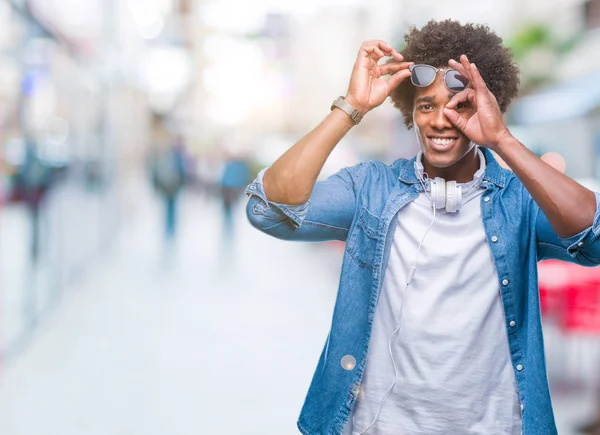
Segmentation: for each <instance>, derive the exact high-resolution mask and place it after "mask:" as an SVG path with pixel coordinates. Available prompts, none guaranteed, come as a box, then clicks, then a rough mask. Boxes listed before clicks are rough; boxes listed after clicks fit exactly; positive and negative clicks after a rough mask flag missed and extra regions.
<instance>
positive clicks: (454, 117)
mask: <svg viewBox="0 0 600 435" xmlns="http://www.w3.org/2000/svg"><path fill="white" fill-rule="evenodd" d="M444 115H446V117H447V118H448V119H449V120H450V122H451V123H452V124H454V125H455V126H456V128H458V129H459V130H460V131H461V132H462V133H465V134H466V132H465V129H466V128H467V119H466V118H464V117H462V116H460V115H459V113H458V112H457V111H456V110H452V109H447V108H444Z"/></svg>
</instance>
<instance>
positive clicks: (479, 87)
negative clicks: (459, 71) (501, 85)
mask: <svg viewBox="0 0 600 435" xmlns="http://www.w3.org/2000/svg"><path fill="white" fill-rule="evenodd" d="M471 75H472V79H471V80H473V86H474V87H475V90H476V91H477V92H482V93H483V92H488V91H489V90H488V87H487V85H486V84H485V81H484V80H483V77H481V74H479V70H478V69H477V65H475V64H474V63H472V64H471Z"/></svg>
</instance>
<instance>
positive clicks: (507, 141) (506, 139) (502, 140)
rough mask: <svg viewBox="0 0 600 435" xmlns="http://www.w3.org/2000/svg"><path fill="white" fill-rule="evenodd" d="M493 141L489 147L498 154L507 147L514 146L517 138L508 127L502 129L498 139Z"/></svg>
mask: <svg viewBox="0 0 600 435" xmlns="http://www.w3.org/2000/svg"><path fill="white" fill-rule="evenodd" d="M494 142H495V143H494V144H492V145H491V146H490V147H489V148H491V149H492V150H493V151H495V152H497V153H498V154H500V155H501V154H502V153H503V152H505V151H506V150H507V149H509V148H511V147H514V145H515V143H518V141H517V139H515V137H514V136H513V135H512V133H511V132H510V130H508V129H506V130H504V131H503V132H502V133H501V134H500V135H498V139H497V140H496V141H494Z"/></svg>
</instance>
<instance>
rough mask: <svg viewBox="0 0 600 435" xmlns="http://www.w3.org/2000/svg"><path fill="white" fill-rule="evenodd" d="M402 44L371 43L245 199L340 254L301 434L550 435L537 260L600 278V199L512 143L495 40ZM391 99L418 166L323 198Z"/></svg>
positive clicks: (510, 95) (415, 37)
mask: <svg viewBox="0 0 600 435" xmlns="http://www.w3.org/2000/svg"><path fill="white" fill-rule="evenodd" d="M405 40H406V45H405V48H404V53H403V55H401V54H400V53H398V51H396V50H395V49H394V48H393V47H392V46H390V45H389V44H387V43H386V42H384V41H378V40H373V41H367V42H365V43H363V45H362V46H361V47H360V50H359V53H358V56H357V59H356V62H355V64H354V69H353V71H352V75H351V79H350V85H349V87H348V91H347V93H346V95H345V97H340V98H338V99H336V100H335V101H334V103H333V104H332V107H331V112H330V113H329V114H328V115H327V116H326V117H325V119H324V120H323V122H322V123H321V124H320V125H319V126H317V127H316V128H315V129H314V130H313V131H312V132H310V133H308V134H307V135H306V136H304V137H303V138H302V139H301V140H300V141H298V142H297V143H296V144H295V145H294V146H292V147H291V148H290V149H289V150H288V151H286V153H285V154H283V155H282V156H281V157H279V159H278V160H277V161H276V162H275V163H274V164H273V165H272V166H270V167H269V168H267V169H265V170H263V171H261V173H260V174H259V176H258V177H257V179H256V180H255V181H254V182H253V183H251V184H250V185H249V186H248V188H247V190H246V192H247V193H248V194H249V195H250V196H251V197H250V200H249V202H248V205H247V209H246V210H247V215H248V218H249V219H250V221H251V223H252V224H253V225H254V226H255V227H256V228H258V229H260V230H262V231H263V232H265V233H267V234H269V235H271V236H274V237H277V238H280V239H287V240H304V241H326V240H340V241H345V242H346V250H345V256H344V260H343V265H342V272H341V277H340V283H339V288H338V291H337V300H336V305H335V309H334V314H333V321H332V324H331V330H330V332H329V335H328V337H327V340H326V342H325V346H324V349H323V353H322V355H321V358H320V360H319V362H318V366H317V370H316V372H315V375H314V378H313V381H312V385H311V387H310V389H309V390H308V395H307V397H306V401H305V405H304V407H303V410H302V413H301V415H300V419H299V421H298V427H299V428H300V430H301V432H302V433H304V434H318V433H328V434H332V435H333V434H336V435H339V434H343V435H363V434H367V433H368V434H379V435H392V434H394V435H395V434H399V433H402V434H408V433H410V434H416V433H419V434H427V435H432V434H439V435H442V434H463V433H470V434H503V435H521V434H522V435H539V434H544V435H551V434H556V433H557V429H556V424H555V421H554V417H553V411H552V404H551V401H550V392H549V387H548V382H547V374H546V367H545V361H544V358H545V357H544V346H543V337H542V328H541V314H540V301H539V292H538V282H537V261H538V260H541V259H547V258H555V259H560V260H565V261H571V262H575V263H579V264H584V265H588V266H593V265H598V264H599V263H600V239H599V238H597V237H596V235H597V234H598V233H599V232H600V212H598V210H599V208H598V201H597V198H598V196H596V195H595V194H594V192H592V191H590V190H588V189H586V188H585V187H583V186H581V185H580V184H578V183H577V182H575V181H574V180H572V179H570V178H569V177H567V176H565V175H564V174H563V173H562V172H561V171H560V170H556V169H555V168H554V167H553V165H551V164H547V163H546V162H545V161H544V160H542V159H540V158H538V157H537V156H536V155H535V154H533V153H532V152H531V151H529V150H528V149H527V148H526V147H525V146H524V145H523V144H521V143H520V142H519V141H518V140H517V139H515V138H514V137H513V135H512V134H511V132H510V130H509V129H508V128H507V126H506V124H505V122H504V119H503V113H504V112H505V111H506V109H507V108H508V106H509V104H510V102H511V101H512V100H513V99H514V98H515V97H516V96H517V93H518V84H519V71H518V68H517V67H516V65H515V64H514V61H513V59H512V57H511V54H510V52H509V51H508V50H507V49H506V48H505V47H504V46H503V45H502V40H501V39H500V38H499V37H498V36H497V35H495V34H494V33H493V32H492V31H491V30H490V29H489V28H488V27H486V26H479V25H473V24H464V25H463V24H460V23H459V22H456V21H452V20H446V21H441V22H435V21H431V22H429V23H428V24H427V25H425V26H424V27H423V28H421V29H417V28H412V29H411V30H410V31H409V32H408V34H407V35H406V36H405ZM467 55H468V56H467ZM385 57H389V58H391V59H390V60H389V61H388V62H386V63H381V62H380V61H381V60H382V59H383V58H385ZM316 70H318V67H316ZM388 97H391V100H392V102H393V104H394V106H395V107H397V108H398V109H399V110H400V112H401V113H402V115H403V118H404V123H405V125H406V126H407V127H408V128H414V130H415V135H416V138H417V141H418V143H419V145H420V151H419V154H418V155H417V156H416V157H415V158H413V159H412V160H407V159H398V160H396V161H395V162H393V163H392V164H391V165H386V164H384V163H381V162H375V161H370V162H365V163H361V164H359V165H357V166H354V167H349V168H344V169H342V170H341V171H339V172H338V173H337V174H335V175H333V176H331V177H329V178H328V179H327V180H325V181H321V182H317V183H316V180H317V179H318V176H319V173H320V172H321V169H322V168H323V165H324V164H325V161H326V160H327V158H328V156H329V155H330V153H331V152H332V150H333V149H334V148H335V147H336V146H337V145H338V143H339V142H340V141H341V139H342V138H343V137H344V136H345V135H346V133H347V132H348V131H349V130H351V129H352V128H353V127H354V126H356V125H357V124H359V123H360V121H361V119H362V118H363V117H364V116H365V115H367V114H368V112H370V111H371V110H373V109H375V108H376V107H378V106H379V105H381V104H382V103H383V102H384V101H385V100H386V99H387V98H388ZM492 151H493V152H494V153H496V154H497V155H498V156H499V157H500V158H501V159H502V160H503V161H504V162H505V164H506V165H507V166H508V167H509V168H510V169H511V170H512V171H513V172H511V171H509V170H506V169H503V168H502V167H501V166H500V165H499V164H498V162H497V161H496V159H495V158H494V154H493V153H492ZM544 159H545V160H548V161H549V163H552V164H554V163H555V159H554V158H553V157H552V156H550V158H548V157H545V158H544Z"/></svg>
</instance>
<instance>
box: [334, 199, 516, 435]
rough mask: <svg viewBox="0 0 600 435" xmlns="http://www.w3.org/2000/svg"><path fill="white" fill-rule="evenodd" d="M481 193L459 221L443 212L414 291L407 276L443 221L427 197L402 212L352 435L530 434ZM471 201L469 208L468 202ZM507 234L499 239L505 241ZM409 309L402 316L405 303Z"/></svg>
mask: <svg viewBox="0 0 600 435" xmlns="http://www.w3.org/2000/svg"><path fill="white" fill-rule="evenodd" d="M482 193H483V190H482V189H480V188H478V189H476V190H473V191H471V192H470V194H468V195H466V196H467V197H470V198H467V200H466V203H463V205H462V207H461V209H460V211H459V212H457V213H447V212H445V211H441V210H437V211H436V218H435V222H434V224H433V226H432V228H431V230H430V231H429V233H428V234H427V237H426V238H425V240H424V242H423V246H422V247H421V252H420V254H419V260H418V263H417V271H416V273H415V275H414V278H413V280H412V282H411V284H410V286H408V287H406V280H407V276H408V275H407V274H408V271H409V269H410V268H412V266H413V264H414V261H415V256H416V253H417V248H418V245H419V243H420V242H421V240H422V239H423V236H424V235H425V233H426V231H427V228H428V227H429V225H430V224H431V221H432V218H433V210H432V207H431V202H430V200H429V198H428V197H427V196H426V195H425V193H421V194H420V195H419V197H418V198H417V199H416V200H415V201H413V202H412V203H411V204H409V205H407V206H406V207H404V208H403V209H402V210H400V212H399V213H398V220H397V222H398V223H397V228H396V230H395V233H394V240H393V244H392V247H391V251H390V258H389V263H388V266H387V271H386V275H385V280H384V283H383V287H382V289H381V294H380V296H379V302H378V304H377V309H376V312H375V317H374V321H373V331H372V335H371V343H370V348H369V356H368V360H367V365H366V369H365V373H364V377H363V380H362V385H361V389H360V393H359V395H358V398H357V401H356V404H355V407H354V410H353V412H352V415H351V417H350V420H349V421H348V424H347V425H346V427H345V429H344V432H343V434H344V435H359V434H361V433H363V431H364V430H365V429H367V428H368V427H369V425H371V423H372V421H373V419H374V418H375V414H376V413H377V411H378V409H379V407H380V403H381V399H382V398H383V396H384V394H385V393H386V391H388V389H389V388H390V386H391V385H392V382H393V380H394V368H393V365H392V360H391V358H390V351H389V347H388V346H389V340H390V336H391V335H392V334H393V333H394V331H395V330H396V328H397V327H398V325H399V322H400V323H401V328H400V330H399V332H398V334H397V335H396V336H395V337H394V339H393V340H392V343H391V348H392V351H393V355H394V362H395V364H396V367H397V377H396V383H395V386H394V388H393V389H392V391H391V392H390V394H389V396H388V397H387V399H386V400H385V401H384V402H383V404H381V409H380V412H379V417H378V418H377V420H376V422H375V424H374V425H373V426H372V427H371V429H369V430H368V431H367V432H366V434H368V435H409V434H410V435H448V434H452V435H462V434H481V435H483V434H485V435H489V434H495V435H500V434H502V435H520V434H521V405H520V400H519V395H518V391H517V387H516V383H515V379H514V372H513V369H512V365H511V360H510V352H509V346H508V337H507V331H506V328H507V326H506V320H505V316H504V311H503V306H502V302H501V299H500V289H499V285H498V277H497V275H496V271H495V267H494V262H493V259H492V254H491V251H490V249H489V246H488V242H487V241H486V236H485V231H484V227H483V221H482V217H481V205H480V202H481V194H482ZM463 202H464V201H463ZM501 236H502V235H501V234H498V236H497V237H501ZM402 304H404V307H403V308H402V311H401V305H402Z"/></svg>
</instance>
